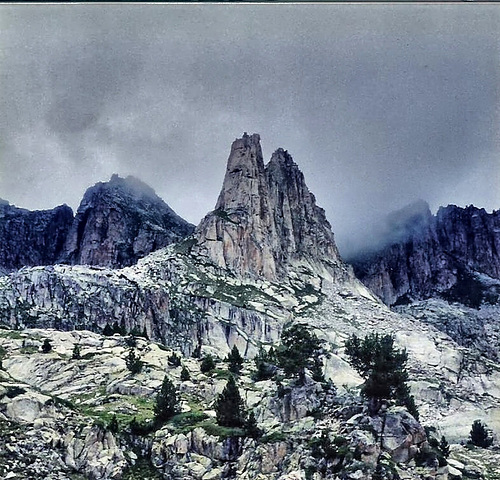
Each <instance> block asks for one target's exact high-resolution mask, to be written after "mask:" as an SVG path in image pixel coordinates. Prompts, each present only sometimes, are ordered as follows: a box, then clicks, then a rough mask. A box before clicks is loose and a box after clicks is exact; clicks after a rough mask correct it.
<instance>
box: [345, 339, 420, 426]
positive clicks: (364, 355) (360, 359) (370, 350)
mask: <svg viewBox="0 0 500 480" xmlns="http://www.w3.org/2000/svg"><path fill="white" fill-rule="evenodd" d="M345 347H346V354H347V356H348V357H349V363H350V364H351V365H352V366H353V367H354V369H355V370H356V371H357V372H358V373H359V374H360V375H361V376H362V377H364V378H365V383H364V385H363V387H362V390H361V391H362V393H363V395H365V396H366V397H367V398H368V399H369V406H370V410H371V412H372V413H376V412H378V410H379V409H380V406H381V404H382V400H389V399H395V400H396V402H397V403H398V404H399V405H405V406H406V407H407V409H408V410H409V411H410V413H411V414H412V415H413V416H415V418H418V412H417V409H416V406H415V402H414V399H413V397H412V396H411V395H410V389H409V387H408V385H407V384H406V382H407V380H408V372H407V371H406V368H405V367H406V361H407V360H408V354H407V353H406V351H405V350H404V349H401V350H399V349H397V348H395V347H394V337H393V336H392V335H382V336H380V335H379V334H378V333H376V334H370V335H367V336H366V337H365V338H364V339H362V340H361V339H360V338H358V337H357V336H356V335H352V336H351V337H349V338H348V339H347V341H346V343H345Z"/></svg>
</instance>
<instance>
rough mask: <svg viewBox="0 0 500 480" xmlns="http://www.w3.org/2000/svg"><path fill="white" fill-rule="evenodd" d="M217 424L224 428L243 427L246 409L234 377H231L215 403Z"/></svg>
mask: <svg viewBox="0 0 500 480" xmlns="http://www.w3.org/2000/svg"><path fill="white" fill-rule="evenodd" d="M215 413H216V416H217V423H218V424H219V425H221V426H223V427H243V425H244V422H245V407H244V403H243V399H242V398H241V395H240V392H239V390H238V387H237V386H236V382H235V380H234V377H233V376H232V375H231V376H230V377H229V380H228V381H227V384H226V386H225V387H224V390H223V391H222V393H220V394H219V396H218V398H217V400H216V402H215Z"/></svg>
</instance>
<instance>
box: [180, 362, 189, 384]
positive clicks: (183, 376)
mask: <svg viewBox="0 0 500 480" xmlns="http://www.w3.org/2000/svg"><path fill="white" fill-rule="evenodd" d="M188 380H191V375H190V373H189V370H188V369H187V368H186V367H185V366H183V367H182V370H181V381H183V382H186V381H188Z"/></svg>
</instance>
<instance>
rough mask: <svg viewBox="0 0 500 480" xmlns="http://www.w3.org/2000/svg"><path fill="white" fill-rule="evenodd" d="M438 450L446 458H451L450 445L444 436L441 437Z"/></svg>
mask: <svg viewBox="0 0 500 480" xmlns="http://www.w3.org/2000/svg"><path fill="white" fill-rule="evenodd" d="M438 449H439V451H440V452H441V455H443V457H444V458H448V457H449V456H450V444H449V443H448V442H447V440H446V437H445V436H444V435H443V436H442V437H441V441H440V442H439V446H438Z"/></svg>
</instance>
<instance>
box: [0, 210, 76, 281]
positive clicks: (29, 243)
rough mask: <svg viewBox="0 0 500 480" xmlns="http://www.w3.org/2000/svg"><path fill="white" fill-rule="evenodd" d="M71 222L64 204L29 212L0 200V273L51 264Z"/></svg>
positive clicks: (59, 253) (60, 251)
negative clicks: (50, 208)
mask: <svg viewBox="0 0 500 480" xmlns="http://www.w3.org/2000/svg"><path fill="white" fill-rule="evenodd" d="M72 222H73V211H72V210H71V208H70V207H68V206H67V205H62V206H59V207H56V208H54V209H52V210H39V211H30V210H25V209H24V208H18V207H15V206H14V205H10V204H9V202H6V201H5V200H0V273H1V271H3V272H4V273H5V272H9V271H12V270H17V269H18V268H21V267H24V266H34V265H51V264H53V263H55V262H56V261H57V260H58V259H59V257H60V255H61V254H62V253H63V248H64V242H65V241H66V237H67V235H68V232H69V230H70V228H71V224H72Z"/></svg>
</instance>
